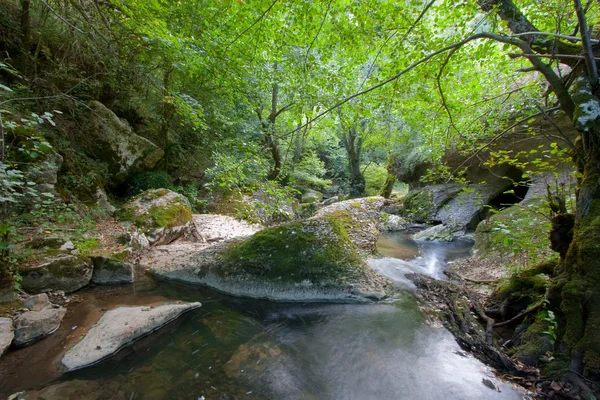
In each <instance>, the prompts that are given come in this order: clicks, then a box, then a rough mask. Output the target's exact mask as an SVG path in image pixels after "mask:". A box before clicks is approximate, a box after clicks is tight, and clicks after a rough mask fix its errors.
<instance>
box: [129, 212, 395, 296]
mask: <svg viewBox="0 0 600 400" xmlns="http://www.w3.org/2000/svg"><path fill="white" fill-rule="evenodd" d="M345 222H350V221H345ZM170 249H171V251H170V252H169V254H164V253H163V252H160V251H152V250H151V251H150V252H149V253H148V254H146V255H145V256H144V258H143V259H142V260H141V265H142V267H143V268H148V269H149V270H150V271H151V272H152V273H154V274H155V275H157V276H158V277H163V278H167V279H173V280H179V281H184V282H188V283H198V284H202V285H206V286H209V287H212V288H214V289H216V290H219V291H222V292H225V293H228V294H232V295H235V296H242V297H253V298H264V299H270V300H277V301H335V302H369V301H373V300H379V299H381V298H384V297H386V296H387V295H388V292H389V291H390V290H391V285H390V284H389V282H388V281H386V280H385V279H384V278H382V277H381V276H379V275H377V274H376V273H375V272H374V271H373V270H371V269H370V268H369V267H368V266H367V265H366V264H364V262H363V261H362V259H361V257H360V255H359V254H358V252H357V250H356V248H355V246H354V245H353V243H352V241H351V240H350V238H349V237H348V233H347V231H346V228H345V224H344V222H342V221H339V220H335V219H334V218H326V217H324V218H314V219H310V220H304V221H301V222H296V223H289V224H286V225H280V226H277V227H272V228H267V229H264V230H262V231H260V232H257V233H255V234H254V235H253V236H251V237H249V238H245V239H236V240H233V241H227V242H221V243H217V244H211V245H208V246H207V245H203V244H200V245H198V244H173V245H171V246H170Z"/></svg>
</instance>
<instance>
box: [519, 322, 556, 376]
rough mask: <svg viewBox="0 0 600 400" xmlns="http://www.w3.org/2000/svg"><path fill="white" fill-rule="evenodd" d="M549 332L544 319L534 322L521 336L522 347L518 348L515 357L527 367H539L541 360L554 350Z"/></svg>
mask: <svg viewBox="0 0 600 400" xmlns="http://www.w3.org/2000/svg"><path fill="white" fill-rule="evenodd" d="M548 331H549V325H548V322H547V321H545V320H543V319H538V320H536V321H534V322H533V323H532V324H531V325H529V327H528V328H527V330H525V332H524V333H523V335H522V336H521V345H519V346H518V347H517V351H516V352H515V357H516V358H517V359H518V360H519V361H521V362H522V363H523V364H525V365H529V366H532V367H535V366H538V365H539V362H540V359H541V358H542V357H543V356H544V355H545V354H546V353H547V352H550V351H552V350H553V349H554V344H553V343H552V337H551V336H550V335H549V334H548Z"/></svg>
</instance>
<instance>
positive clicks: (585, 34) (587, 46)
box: [573, 0, 598, 89]
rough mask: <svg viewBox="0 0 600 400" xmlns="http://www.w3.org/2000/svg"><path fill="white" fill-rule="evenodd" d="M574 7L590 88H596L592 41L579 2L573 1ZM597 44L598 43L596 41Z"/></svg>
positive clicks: (596, 80) (596, 69)
mask: <svg viewBox="0 0 600 400" xmlns="http://www.w3.org/2000/svg"><path fill="white" fill-rule="evenodd" d="M573 4H574V5H575V13H576V14H577V20H578V21H579V31H580V32H581V40H582V42H583V55H584V56H585V65H586V67H587V71H588V75H589V77H590V81H591V83H592V88H594V89H596V88H597V87H598V67H597V66H596V60H594V51H593V50H592V43H591V42H592V40H591V39H590V33H589V31H588V27H587V21H586V18H585V12H584V11H583V7H582V6H581V1H580V0H573ZM596 42H598V41H596Z"/></svg>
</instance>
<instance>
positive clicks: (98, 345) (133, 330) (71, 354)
mask: <svg viewBox="0 0 600 400" xmlns="http://www.w3.org/2000/svg"><path fill="white" fill-rule="evenodd" d="M198 307H200V303H197V302H196V303H181V304H163V305H160V306H157V307H119V308H116V309H114V310H110V311H107V312H106V313H105V314H104V315H103V316H102V317H101V318H100V320H99V321H98V323H97V324H96V325H94V327H93V328H91V329H90V330H89V331H88V333H87V335H85V337H84V338H83V340H82V341H81V342H79V343H77V344H76V345H75V346H74V347H73V348H71V349H70V350H69V351H68V352H67V353H66V354H65V355H64V357H63V359H62V363H63V365H64V366H65V367H66V368H67V370H69V371H73V370H76V369H81V368H85V367H88V366H90V365H93V364H96V363H98V362H100V361H102V360H104V359H106V358H108V357H110V356H112V355H114V354H115V353H117V352H118V351H119V350H120V349H121V348H123V347H125V346H128V345H130V344H131V343H133V342H134V341H135V340H137V339H139V338H141V337H143V336H145V335H147V334H149V333H151V332H153V331H155V330H157V329H159V328H160V327H162V326H164V325H166V324H168V323H169V322H171V321H173V320H174V319H176V318H177V317H179V316H180V315H181V314H183V313H184V312H186V311H190V310H193V309H195V308H198Z"/></svg>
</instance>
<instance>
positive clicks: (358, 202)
mask: <svg viewBox="0 0 600 400" xmlns="http://www.w3.org/2000/svg"><path fill="white" fill-rule="evenodd" d="M350 207H354V208H358V209H359V210H360V209H362V204H360V201H353V202H352V203H350Z"/></svg>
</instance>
